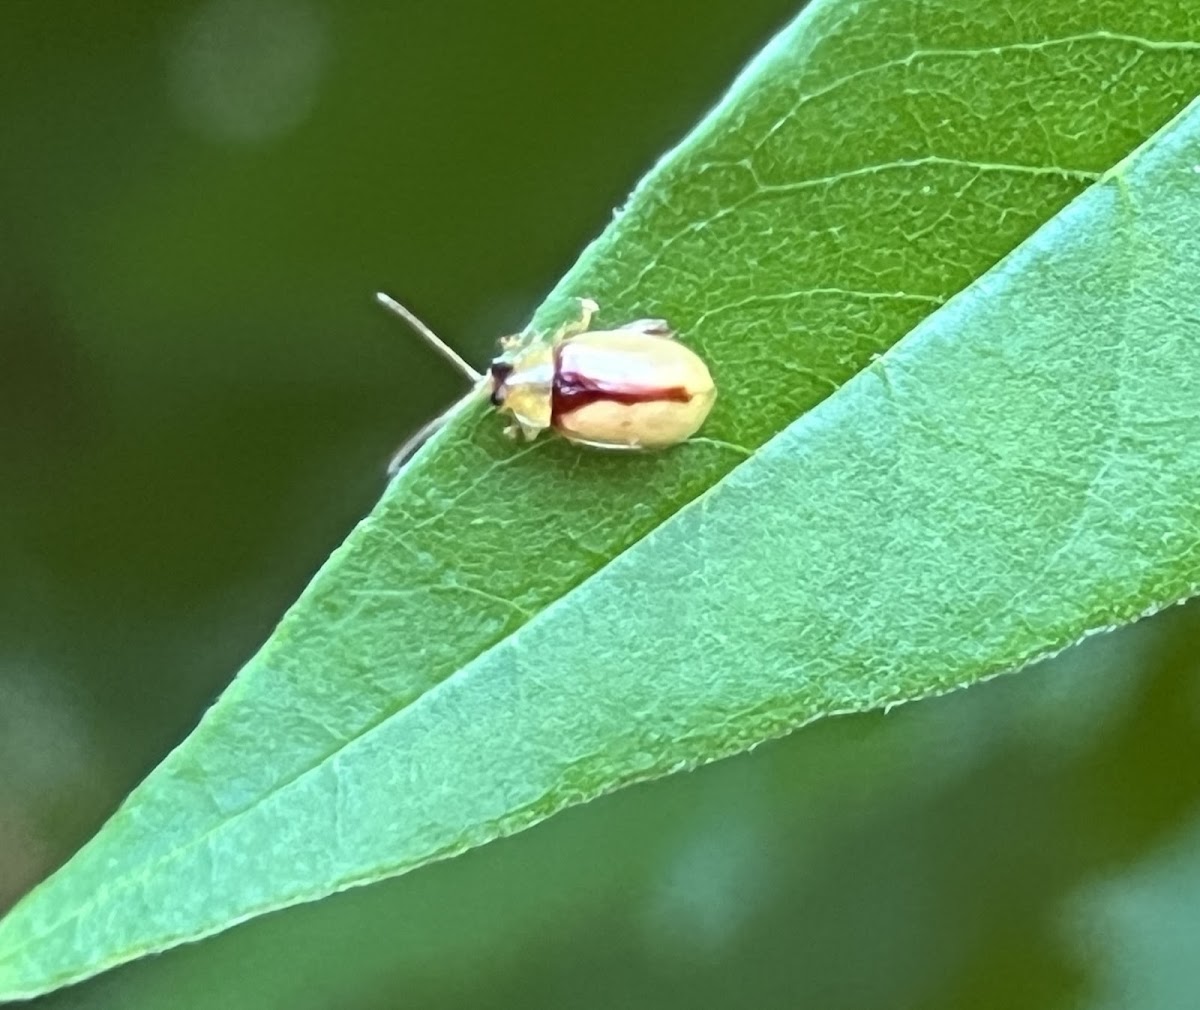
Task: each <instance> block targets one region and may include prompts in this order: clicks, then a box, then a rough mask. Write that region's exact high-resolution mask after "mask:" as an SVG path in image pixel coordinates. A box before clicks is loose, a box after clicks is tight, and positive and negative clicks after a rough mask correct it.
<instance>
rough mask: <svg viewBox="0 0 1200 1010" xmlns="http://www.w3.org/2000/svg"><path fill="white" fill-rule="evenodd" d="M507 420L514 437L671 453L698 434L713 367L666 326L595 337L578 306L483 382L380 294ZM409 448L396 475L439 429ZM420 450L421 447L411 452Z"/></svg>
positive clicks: (507, 356)
mask: <svg viewBox="0 0 1200 1010" xmlns="http://www.w3.org/2000/svg"><path fill="white" fill-rule="evenodd" d="M379 299H380V301H381V302H383V304H385V305H386V306H388V308H391V309H392V310H393V311H396V312H397V313H399V314H400V315H401V316H403V317H404V318H405V319H406V320H408V322H409V323H410V324H411V325H413V326H414V328H416V329H417V331H418V332H419V333H421V334H422V335H423V336H425V337H426V339H427V340H429V341H430V342H431V343H432V344H433V345H434V346H435V347H437V348H438V349H439V350H440V351H441V352H442V353H443V354H444V355H446V356H447V357H448V358H450V360H452V361H454V362H455V363H456V364H457V365H458V366H459V367H460V369H462V370H463V371H464V372H465V373H466V374H467V375H469V376H470V377H471V378H472V379H473V380H475V382H476V388H477V390H481V391H483V392H486V393H487V394H488V396H489V398H490V400H491V402H492V404H493V406H495V407H496V409H497V410H498V411H500V412H502V413H506V414H509V415H511V417H512V418H513V424H512V425H510V426H509V428H508V429H506V430H507V432H508V433H509V434H510V435H512V436H514V437H515V436H518V435H523V436H524V437H525V438H526V439H533V438H536V437H537V436H538V435H539V434H541V432H543V431H546V430H548V429H549V430H553V431H556V432H558V433H559V434H560V435H562V436H563V437H564V438H566V439H567V440H569V441H571V442H575V443H577V444H579V445H586V446H591V447H594V448H598V449H617V450H650V449H665V448H667V447H669V446H672V445H677V444H678V443H680V442H684V441H686V440H687V439H688V438H690V437H691V436H692V435H693V434H695V433H696V431H697V430H699V428H700V426H701V425H702V424H703V423H704V421H705V418H707V417H708V414H709V411H710V410H711V409H712V405H713V401H714V400H715V399H716V386H715V384H714V383H713V379H712V375H711V374H710V373H709V370H708V366H707V365H705V363H704V361H703V360H702V359H701V358H700V357H699V355H697V354H696V353H695V352H694V351H692V350H691V349H690V348H688V347H686V346H684V345H683V344H681V343H678V342H677V341H676V340H675V339H674V336H675V334H674V333H673V332H672V331H671V328H670V326H669V325H668V324H667V323H666V322H665V321H663V320H661V319H639V320H637V321H635V322H631V323H626V324H625V325H623V326H620V327H618V328H616V329H611V330H589V329H588V327H589V326H590V324H591V320H592V317H593V315H595V313H596V312H597V311H599V309H598V306H597V305H596V303H595V302H593V301H591V300H590V299H582V300H581V307H582V314H581V318H580V319H579V320H578V321H577V322H573V323H568V324H566V325H564V326H562V327H560V328H559V329H558V331H557V332H555V333H554V334H553V335H552V336H551V337H550V338H549V339H548V340H544V339H537V338H534V339H531V340H529V341H525V340H521V339H519V338H507V339H506V340H505V341H504V342H503V346H504V351H503V353H502V354H501V355H500V356H499V357H498V358H496V360H495V361H493V362H492V364H491V366H490V367H489V369H488V371H487V373H486V374H481V373H479V372H476V371H475V370H474V369H472V368H471V366H470V365H468V364H466V362H464V361H463V360H462V359H461V358H460V357H459V356H458V355H457V354H456V353H455V352H454V351H452V350H451V349H450V348H448V347H447V346H446V345H445V344H443V343H442V341H441V340H440V339H439V338H437V337H436V336H435V335H434V334H433V333H432V332H431V331H429V329H428V327H426V326H425V325H424V324H423V323H421V322H420V320H418V319H416V317H415V316H413V315H412V314H411V313H410V312H408V310H407V309H404V307H403V306H401V305H399V304H398V303H396V302H394V301H392V300H391V299H390V298H387V296H385V295H380V296H379ZM442 420H444V417H443V418H439V419H438V420H437V421H435V422H433V423H432V425H429V426H426V429H424V430H422V432H420V433H418V435H417V436H416V437H415V438H414V439H411V440H410V441H409V443H408V444H406V445H405V447H404V448H402V449H401V450H400V452H399V453H397V456H396V459H395V460H394V461H393V467H395V466H396V465H398V463H399V462H403V460H404V459H405V458H407V456H408V455H409V454H410V453H411V451H412V450H413V449H414V448H416V446H418V445H419V444H420V442H421V441H424V439H425V438H427V437H428V435H429V434H431V432H432V430H433V429H434V428H435V427H436V426H437V425H438V424H439V423H440V422H441V421H442ZM414 443H415V444H414Z"/></svg>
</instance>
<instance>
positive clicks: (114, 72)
mask: <svg viewBox="0 0 1200 1010" xmlns="http://www.w3.org/2000/svg"><path fill="white" fill-rule="evenodd" d="M794 11H795V4H794V2H793V0H738V2H732V0H720V2H715V0H714V2H711V3H705V4H699V5H684V4H678V3H673V2H667V0H653V2H651V0H637V2H635V0H608V2H606V3H603V4H600V3H575V4H563V3H551V2H549V0H509V2H507V3H504V4H498V3H485V2H482V0H461V2H457V3H446V4H433V3H418V2H415V0H414V2H399V0H397V2H391V3H384V2H357V3H356V2H348V3H343V4H335V3H333V2H332V0H201V2H193V0H121V2H119V3H117V2H109V3H103V2H100V3H89V4H85V3H82V2H73V0H64V2H59V3H46V2H44V0H39V2H28V0H7V2H6V3H5V4H4V6H3V10H2V12H0V562H2V568H0V572H2V573H3V574H2V577H0V910H3V909H4V908H7V907H8V906H9V905H11V904H12V903H13V902H15V901H16V900H17V898H18V897H19V896H20V895H21V894H22V893H24V891H26V890H27V889H28V888H29V887H31V886H32V885H33V884H35V883H36V882H37V881H38V880H39V879H41V878H42V877H44V876H45V875H46V874H48V873H49V872H50V871H51V870H53V869H54V868H55V867H56V866H57V865H59V864H60V863H61V862H62V861H63V860H65V859H66V858H67V857H68V856H69V855H70V854H71V853H72V852H73V851H74V850H75V849H76V848H77V847H78V846H79V845H80V844H81V843H82V842H83V841H84V840H86V838H87V837H88V836H89V835H90V834H91V833H92V832H94V831H95V830H96V829H97V828H98V827H99V825H100V824H101V823H102V821H103V820H104V818H105V817H106V816H107V814H108V813H109V812H111V810H112V809H113V808H114V806H115V805H116V804H117V803H119V802H120V800H121V798H122V797H123V796H124V795H125V794H126V793H127V792H128V791H129V790H130V788H132V786H133V785H134V784H135V783H136V782H137V781H139V780H140V779H141V778H142V777H143V776H144V775H145V774H146V773H147V772H148V771H149V770H150V769H151V768H152V767H153V766H154V765H155V764H156V763H157V762H158V761H159V760H160V759H161V757H162V756H163V754H164V753H165V752H166V751H167V750H168V749H169V748H170V747H171V746H173V745H174V744H175V743H177V742H178V741H179V740H180V739H181V738H182V737H183V736H184V735H185V734H186V733H187V732H188V730H189V729H190V728H191V727H192V726H193V725H194V724H195V722H196V720H197V719H198V718H199V716H200V714H201V713H202V712H203V710H204V708H205V707H206V706H207V705H208V704H209V703H210V702H211V701H212V700H213V699H214V698H215V697H216V695H217V694H218V693H219V692H220V690H221V689H222V687H223V686H224V685H225V684H226V683H227V682H228V681H229V679H230V678H231V676H232V675H233V673H234V672H235V671H236V669H237V667H238V666H239V665H240V663H241V662H242V661H243V660H245V659H246V658H247V657H248V656H249V655H250V654H251V653H252V651H253V650H254V649H255V648H256V646H257V645H258V644H259V643H260V642H261V641H262V640H263V639H264V638H265V637H266V635H267V634H268V632H269V631H270V629H271V627H272V625H273V623H274V621H275V620H276V619H277V618H278V616H279V615H280V614H281V613H282V612H283V610H284V609H285V608H286V607H287V606H288V604H289V603H291V602H292V601H293V600H294V598H295V597H296V595H297V594H298V592H299V591H300V589H301V588H302V587H303V586H304V584H305V582H306V581H307V579H308V577H309V576H310V575H311V573H312V572H313V571H314V569H315V568H316V567H317V566H318V565H319V564H320V563H321V561H322V560H323V559H324V558H325V557H326V555H327V554H328V552H329V551H330V550H331V549H332V548H333V547H335V546H336V545H337V544H338V542H339V541H340V540H341V539H342V537H343V536H344V535H345V533H346V532H347V531H348V530H349V528H350V526H351V525H352V524H353V523H354V521H355V520H357V519H358V518H359V517H360V516H361V515H363V514H364V513H365V512H366V511H368V510H369V509H370V508H371V506H372V504H373V502H374V500H375V499H376V497H377V496H378V494H379V493H380V490H381V488H382V466H383V464H384V463H385V462H386V459H387V457H388V455H389V453H390V451H391V450H392V449H393V448H394V447H395V445H396V444H398V443H399V442H400V441H401V440H402V439H403V438H404V437H405V436H406V435H407V434H408V433H409V432H410V431H411V430H412V429H413V428H414V427H415V426H417V425H418V424H420V423H421V422H422V421H423V420H424V419H426V418H427V417H429V416H430V415H432V414H433V413H435V412H436V411H438V410H439V409H441V408H442V407H443V406H444V405H446V404H447V403H448V402H449V401H450V400H451V399H452V398H453V397H454V396H456V395H457V394H458V393H460V392H461V391H462V384H461V382H460V380H459V379H458V378H457V377H456V376H455V375H454V374H453V373H452V371H451V370H450V369H449V368H448V367H447V366H445V365H444V364H443V363H442V362H440V361H439V360H438V359H436V358H434V357H433V356H432V355H431V354H430V353H429V352H428V351H426V350H425V349H423V348H421V347H419V346H418V345H417V344H416V343H415V342H414V341H413V340H412V339H411V337H410V336H409V334H408V333H407V332H406V331H405V330H404V329H403V327H401V326H400V324H399V323H398V322H397V321H395V320H393V319H390V318H388V317H386V316H385V315H384V314H383V313H382V312H381V311H379V310H378V309H376V307H375V306H374V305H373V304H372V302H371V293H372V292H373V291H374V290H376V288H379V287H383V288H386V289H388V290H390V291H393V292H395V293H397V294H399V295H400V296H402V297H403V298H405V299H406V300H407V301H408V302H409V303H410V304H411V305H412V306H413V307H414V308H416V309H417V310H418V311H419V312H420V313H421V314H423V315H424V316H425V317H426V318H427V319H428V320H429V321H430V322H431V323H432V324H433V325H434V326H435V327H436V328H438V329H439V330H440V331H441V332H443V333H444V334H445V335H447V336H448V337H450V338H451V340H452V341H453V342H454V343H456V345H458V346H459V347H461V348H462V349H463V350H464V352H465V353H466V354H467V355H468V356H469V357H471V358H472V359H474V360H476V361H480V362H481V361H483V360H485V359H486V357H487V356H488V353H489V351H490V350H491V348H492V347H493V341H494V337H495V335H497V334H499V333H502V332H507V331H512V330H515V329H518V328H519V327H520V326H521V325H522V324H523V323H524V322H525V319H526V317H527V316H528V314H529V313H530V312H531V310H532V308H533V307H534V306H535V305H536V304H537V302H538V301H539V299H540V296H541V295H542V294H543V293H544V292H545V291H547V290H548V289H549V287H550V286H551V285H552V283H553V282H554V281H555V280H556V279H557V277H558V276H559V275H560V274H561V273H562V272H563V271H564V270H565V269H566V268H567V267H568V266H569V265H570V264H571V262H572V261H573V259H574V258H575V256H576V255H577V253H578V251H579V250H580V249H581V248H582V246H583V245H584V244H585V243H586V242H587V241H589V240H590V239H591V238H592V237H593V236H595V235H596V234H597V233H598V232H599V231H600V229H601V228H603V226H604V225H605V223H606V222H607V220H608V219H609V216H610V214H611V212H612V209H613V208H614V207H615V206H617V205H619V204H620V202H621V201H622V199H623V198H624V195H625V194H626V193H627V192H628V190H629V188H630V187H631V186H632V185H633V183H634V182H636V180H637V179H638V177H639V176H640V175H641V174H642V173H643V172H644V171H645V170H646V169H647V168H648V167H649V166H650V165H651V164H652V163H653V161H654V159H655V158H656V157H657V156H658V155H660V154H661V153H663V152H664V151H665V150H666V148H667V147H668V146H670V145H671V144H672V143H674V141H675V140H677V139H678V138H679V137H680V136H681V135H682V134H683V133H684V132H685V131H686V130H687V128H688V127H689V126H690V125H691V124H692V123H694V122H695V120H696V119H697V118H698V117H699V116H700V115H701V114H702V113H703V112H704V111H705V110H706V109H707V108H708V107H709V105H711V104H712V102H713V101H715V100H716V98H717V97H718V96H719V95H720V93H721V92H722V90H723V89H724V87H725V86H726V85H727V84H728V82H729V81H730V80H731V79H732V76H733V74H734V73H735V72H736V71H737V69H739V67H740V66H741V65H742V64H743V63H744V62H745V61H746V60H747V59H748V58H749V57H750V56H752V55H753V53H754V52H755V51H756V50H757V49H758V47H759V46H761V44H762V43H763V42H764V41H765V40H766V39H767V38H769V37H770V35H771V34H772V33H773V32H774V30H776V29H777V28H778V27H780V26H781V25H782V24H783V23H784V22H785V21H786V20H787V19H788V18H790V16H791V15H792V14H793V13H794ZM1198 657H1200V609H1197V608H1196V607H1184V608H1175V609H1174V610H1172V611H1170V612H1167V613H1164V614H1162V615H1159V616H1158V617H1155V618H1153V619H1151V620H1149V621H1146V622H1144V623H1142V624H1141V625H1138V626H1135V627H1133V628H1129V629H1126V630H1124V631H1121V632H1119V633H1116V634H1113V635H1110V636H1105V637H1101V638H1096V639H1092V640H1091V641H1089V642H1088V643H1086V644H1085V645H1084V646H1081V647H1079V648H1076V649H1074V650H1071V651H1069V652H1068V653H1066V654H1064V655H1063V656H1062V657H1060V658H1059V659H1057V660H1054V661H1052V662H1049V663H1045V664H1042V665H1041V666H1039V667H1037V668H1035V669H1033V670H1030V671H1028V672H1025V673H1023V674H1021V675H1020V676H1017V677H1011V678H1004V679H1001V680H997V681H994V682H992V683H990V684H986V685H983V686H980V687H977V688H974V689H972V690H970V691H967V692H960V693H958V694H955V695H952V696H949V697H946V698H943V699H939V700H936V701H931V702H926V703H921V704H918V705H914V706H910V707H906V708H901V709H898V710H896V711H894V712H892V713H890V714H886V715H885V714H872V715H864V716H856V717H848V718H840V719H834V720H828V721H826V722H824V723H822V724H819V725H816V726H814V727H811V728H809V729H806V730H804V731H802V732H800V733H797V734H795V735H794V736H792V737H791V738H789V739H787V740H784V741H780V742H776V743H773V744H770V745H766V746H763V747H761V748H759V749H758V750H757V751H755V752H754V753H752V754H748V755H745V756H743V757H740V758H737V759H734V760H730V761H726V762H723V763H721V764H718V765H714V766H711V767H709V768H706V769H703V770H701V771H699V772H696V773H693V774H690V775H686V776H676V777H674V778H671V779H667V780H664V781H661V782H657V783H653V784H650V785H646V786H641V787H637V788H633V789H629V790H626V791H624V792H622V793H619V794H617V795H615V796H612V797H609V798H607V799H605V800H602V801H599V802H596V803H593V804H591V805H589V806H587V807H584V808H581V809H576V810H573V811H569V812H567V813H565V814H562V815H560V816H559V817H557V818H554V819H552V820H551V821H550V822H548V823H547V824H545V825H542V826H540V827H538V828H536V829H534V830H532V831H529V832H526V833H525V834H522V835H519V836H517V837H515V838H512V839H508V840H504V841H501V842H498V843H495V844H493V845H490V846H486V847H484V848H483V849H480V850H477V851H474V852H471V853H468V854H467V855H466V856H463V857H461V858H459V859H455V860H452V861H450V862H447V863H443V864H439V865H436V866H433V867H430V868H427V869H425V870H421V871H419V872H417V873H414V874H412V875H410V876H407V877H403V878H399V879H397V880H394V881H391V882H388V883H385V884H382V885H377V886H374V887H371V888H367V889H364V890H358V891H352V892H347V893H345V894H342V895H339V896H337V897H335V898H333V899H330V900H327V901H324V902H321V903H319V904H316V905H311V906H306V907H302V908H297V909H293V910H290V911H287V912H284V913H280V914H276V915H272V916H268V917H266V918H264V919H260V920H257V921H255V922H252V923H250V924H248V925H245V926H242V927H239V928H237V929H235V930H233V931H231V932H229V933H226V934H224V935H223V936H220V937H217V938H215V939H213V940H209V941H206V942H204V943H201V944H198V945H195V946H191V947H185V948H181V949H179V950H175V951H172V952H170V953H168V954H166V955H163V956H161V957H157V958H153V959H150V960H147V961H143V962H141V963H137V964H133V965H130V966H127V967H125V968H122V969H119V970H117V971H115V972H112V973H110V974H108V975H105V976H102V977H100V978H98V979H96V980H94V981H92V982H89V983H85V984H83V985H81V986H78V987H76V988H74V989H70V990H67V991H64V992H62V993H59V994H56V995H54V996H51V997H47V998H45V999H43V1000H40V1001H37V1003H36V1005H37V1006H39V1007H47V1008H49V1007H54V1008H66V1007H80V1008H83V1007H89V1008H109V1007H122V1008H142V1007H154V1008H158V1007H185V1008H206V1010H207V1008H218V1007H219V1008H242V1007H247V1008H256V1010H257V1008H276V1007H278V1008H285V1007H286V1008H314V1010H315V1008H327V1007H330V1008H332V1007H338V1008H372V1010H374V1008H391V1007H434V1008H458V1007H486V1008H492V1007H495V1008H501V1007H531V1008H541V1007H546V1008H551V1007H553V1008H559V1007H582V1008H591V1007H597V1008H598V1007H647V1008H650V1007H668V1008H669V1007H676V1006H678V1007H685V1006H686V1007H720V1008H726V1007H745V1006H766V1007H788V1008H792V1007H801V1006H805V1007H807V1006H811V1007H820V1008H835V1010H836V1008H870V1010H874V1008H880V1010H882V1008H887V1010H897V1008H905V1007H922V1008H924V1007H931V1008H946V1010H950V1008H960V1007H964V1006H971V1007H996V1008H1001V1007H1023V1008H1042V1007H1047V1008H1049V1007H1053V1008H1058V1007H1087V1008H1097V1010H1107V1008H1117V1007H1127V1006H1136V1007H1139V1008H1150V1010H1154V1008H1160V1007H1161V1008H1172V1010H1174V1008H1182V1007H1191V1006H1195V1005H1197V1003H1200V998H1198V994H1200V774H1198V768H1200V763H1198V759H1200V745H1198V743H1197V728H1198V720H1200V678H1198V677H1197V672H1198V670H1200V658H1198ZM397 801H398V802H401V799H400V798H398V800H397Z"/></svg>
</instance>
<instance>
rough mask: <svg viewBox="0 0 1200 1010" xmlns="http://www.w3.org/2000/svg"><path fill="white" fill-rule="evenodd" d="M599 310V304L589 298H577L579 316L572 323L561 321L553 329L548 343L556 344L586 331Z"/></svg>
mask: <svg viewBox="0 0 1200 1010" xmlns="http://www.w3.org/2000/svg"><path fill="white" fill-rule="evenodd" d="M599 311H600V306H599V305H597V304H596V303H595V302H594V301H593V300H592V299H591V298H580V299H579V318H578V319H576V320H575V321H574V322H573V323H563V324H562V326H560V327H559V328H558V329H557V330H555V331H554V336H553V337H551V338H550V343H552V344H557V343H559V342H560V341H563V340H566V339H567V338H568V337H574V336H576V335H577V334H580V333H586V332H587V331H588V328H589V327H590V326H591V325H592V317H593V316H595V315H596V313H597V312H599Z"/></svg>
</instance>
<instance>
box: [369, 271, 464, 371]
mask: <svg viewBox="0 0 1200 1010" xmlns="http://www.w3.org/2000/svg"><path fill="white" fill-rule="evenodd" d="M375 300H376V301H377V302H379V304H380V305H382V306H383V307H384V308H385V309H388V310H389V311H391V312H394V313H396V315H398V316H399V317H400V318H401V319H403V320H404V321H405V322H406V323H408V325H409V326H411V327H412V328H413V329H414V330H416V332H417V333H419V334H420V335H421V336H422V337H424V338H425V342H426V343H427V344H429V345H430V346H431V347H432V348H433V349H434V350H436V351H437V352H438V353H439V354H440V355H441V356H442V357H443V358H445V359H446V360H447V361H449V362H450V363H451V364H452V365H454V366H455V367H456V368H457V369H458V370H459V371H460V372H462V373H463V375H465V376H466V377H467V378H468V379H470V380H471V381H472V382H482V381H483V377H484V376H483V373H482V372H479V371H476V370H475V369H474V368H472V367H471V365H470V364H468V363H467V361H466V359H465V358H463V356H462V355H461V354H459V353H458V351H456V350H455V349H454V348H453V347H451V346H450V345H449V344H448V343H446V341H444V340H443V339H442V338H441V337H439V336H438V335H437V334H436V333H434V332H433V330H431V329H430V328H429V327H428V326H426V325H425V324H424V323H423V322H421V320H420V319H418V318H417V317H416V316H415V315H413V313H412V312H410V311H409V310H408V309H406V308H405V307H404V306H403V305H401V304H400V303H399V302H398V301H396V299H395V298H392V297H391V296H390V295H385V294H384V293H383V292H382V291H379V292H377V293H376V295H375Z"/></svg>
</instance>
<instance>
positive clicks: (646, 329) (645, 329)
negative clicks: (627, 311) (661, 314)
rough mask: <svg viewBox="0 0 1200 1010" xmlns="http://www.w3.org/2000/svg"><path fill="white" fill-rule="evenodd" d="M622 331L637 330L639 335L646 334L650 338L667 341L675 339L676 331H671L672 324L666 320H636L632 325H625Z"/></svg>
mask: <svg viewBox="0 0 1200 1010" xmlns="http://www.w3.org/2000/svg"><path fill="white" fill-rule="evenodd" d="M621 329H623V330H636V331H637V332H638V333H644V334H646V336H648V337H664V338H665V339H667V340H674V339H675V331H674V330H673V329H671V324H670V323H668V322H667V321H666V320H665V319H635V320H634V321H633V322H632V323H625V324H624V325H623V326H622V327H621Z"/></svg>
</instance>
